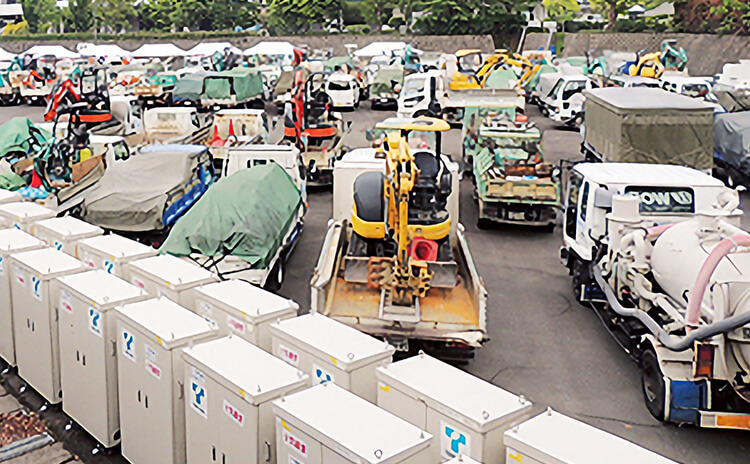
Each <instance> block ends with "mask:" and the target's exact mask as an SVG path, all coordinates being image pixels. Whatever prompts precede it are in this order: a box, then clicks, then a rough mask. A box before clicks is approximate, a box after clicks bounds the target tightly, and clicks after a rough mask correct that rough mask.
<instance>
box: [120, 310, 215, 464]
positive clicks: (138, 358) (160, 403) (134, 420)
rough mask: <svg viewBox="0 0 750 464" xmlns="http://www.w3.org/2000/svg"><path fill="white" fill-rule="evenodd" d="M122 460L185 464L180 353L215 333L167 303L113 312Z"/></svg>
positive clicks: (142, 463) (135, 463)
mask: <svg viewBox="0 0 750 464" xmlns="http://www.w3.org/2000/svg"><path fill="white" fill-rule="evenodd" d="M115 311H116V314H117V353H118V354H117V385H118V389H119V403H120V432H121V435H122V437H121V442H120V443H121V445H122V455H123V457H125V459H127V460H128V461H129V462H130V463H131V464H154V463H159V464H184V463H185V404H184V398H185V396H187V394H188V392H187V390H186V389H187V387H186V386H185V385H184V383H183V382H184V379H185V362H184V361H183V359H182V348H184V347H186V346H188V345H190V344H192V343H200V342H202V341H208V340H210V339H212V338H216V336H217V335H218V333H217V330H216V329H215V328H213V327H211V325H210V324H209V323H208V322H206V321H205V320H204V319H203V318H202V317H200V316H198V315H197V314H195V313H194V312H192V311H190V310H188V309H186V308H184V307H182V306H180V305H178V304H177V303H175V302H173V301H172V300H170V299H168V298H152V299H150V300H146V301H139V302H137V303H131V304H128V305H125V306H122V307H118V308H116V309H115Z"/></svg>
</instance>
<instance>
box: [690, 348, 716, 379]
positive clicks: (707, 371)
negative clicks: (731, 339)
mask: <svg viewBox="0 0 750 464" xmlns="http://www.w3.org/2000/svg"><path fill="white" fill-rule="evenodd" d="M715 356H716V346H714V345H712V344H710V343H696V345H695V355H694V358H693V375H695V377H709V378H710V377H713V374H714V357H715Z"/></svg>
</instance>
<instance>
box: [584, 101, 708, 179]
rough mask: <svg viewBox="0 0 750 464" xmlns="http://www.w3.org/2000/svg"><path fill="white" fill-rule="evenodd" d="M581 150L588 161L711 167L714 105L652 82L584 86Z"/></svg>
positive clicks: (705, 168)
mask: <svg viewBox="0 0 750 464" xmlns="http://www.w3.org/2000/svg"><path fill="white" fill-rule="evenodd" d="M585 96H586V102H585V107H584V111H585V127H584V129H583V130H582V132H583V134H584V136H583V145H582V147H581V149H582V152H583V154H584V155H585V156H586V159H587V160H588V161H605V162H616V163H651V164H676V165H683V166H689V167H692V168H695V169H699V170H703V171H707V172H710V171H711V169H712V167H713V143H714V123H713V121H714V109H713V107H712V106H711V105H708V104H706V103H705V102H702V101H700V100H696V99H694V98H690V97H686V96H684V95H678V94H674V93H671V92H667V91H666V90H662V89H652V88H642V87H636V88H615V87H610V88H603V89H592V90H589V91H586V92H585Z"/></svg>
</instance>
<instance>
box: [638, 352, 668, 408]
mask: <svg viewBox="0 0 750 464" xmlns="http://www.w3.org/2000/svg"><path fill="white" fill-rule="evenodd" d="M641 388H642V390H643V399H644V401H646V408H648V412H650V413H651V415H652V416H654V418H655V419H657V420H659V421H662V422H663V421H664V415H665V410H666V407H665V406H666V405H665V401H666V397H667V392H666V384H665V382H664V374H663V373H662V372H661V367H660V366H659V360H658V359H657V357H656V353H655V352H654V350H653V349H651V348H649V349H647V350H645V351H644V352H643V354H642V355H641Z"/></svg>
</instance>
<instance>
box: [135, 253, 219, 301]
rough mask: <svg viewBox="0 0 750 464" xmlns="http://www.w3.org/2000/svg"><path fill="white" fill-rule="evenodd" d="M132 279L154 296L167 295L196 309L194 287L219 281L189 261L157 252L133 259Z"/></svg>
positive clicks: (214, 275)
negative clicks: (156, 253)
mask: <svg viewBox="0 0 750 464" xmlns="http://www.w3.org/2000/svg"><path fill="white" fill-rule="evenodd" d="M130 281H131V282H132V283H133V284H134V285H136V286H138V287H141V288H143V289H144V290H146V291H147V292H148V293H150V294H151V295H153V296H156V297H159V296H165V297H167V298H169V299H170V300H172V301H174V302H177V303H179V304H181V305H182V306H184V307H186V308H194V307H195V297H194V293H195V287H199V286H201V285H206V284H210V283H212V282H218V281H219V278H218V277H217V276H216V274H214V273H212V272H210V271H207V270H205V269H203V268H202V267H200V266H198V265H197V264H194V263H192V262H190V261H187V260H184V259H181V258H177V257H175V256H172V255H158V256H153V257H151V258H145V259H139V260H138V261H134V262H132V263H131V264H130Z"/></svg>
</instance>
